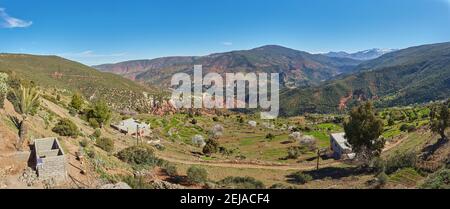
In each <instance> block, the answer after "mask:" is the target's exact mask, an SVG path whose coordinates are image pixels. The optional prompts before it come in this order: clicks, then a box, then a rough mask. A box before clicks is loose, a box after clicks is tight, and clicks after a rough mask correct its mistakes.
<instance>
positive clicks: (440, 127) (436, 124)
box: [430, 103, 450, 139]
mask: <svg viewBox="0 0 450 209" xmlns="http://www.w3.org/2000/svg"><path fill="white" fill-rule="evenodd" d="M449 125H450V112H449V111H448V105H447V104H446V103H444V104H441V105H439V106H438V107H434V108H433V109H432V110H431V112H430V126H431V130H432V131H433V132H435V133H438V134H439V135H440V136H441V139H447V136H446V135H445V130H446V129H447V128H448V127H449Z"/></svg>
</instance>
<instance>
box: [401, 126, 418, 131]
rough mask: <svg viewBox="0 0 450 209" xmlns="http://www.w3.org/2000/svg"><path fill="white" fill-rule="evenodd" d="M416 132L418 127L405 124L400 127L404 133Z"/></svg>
mask: <svg viewBox="0 0 450 209" xmlns="http://www.w3.org/2000/svg"><path fill="white" fill-rule="evenodd" d="M415 130H416V126H414V125H408V124H403V125H401V126H400V131H403V132H413V131H415Z"/></svg>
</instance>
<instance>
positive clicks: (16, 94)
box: [10, 84, 40, 150]
mask: <svg viewBox="0 0 450 209" xmlns="http://www.w3.org/2000/svg"><path fill="white" fill-rule="evenodd" d="M11 95H12V98H10V99H11V100H13V101H11V102H12V103H13V104H14V107H15V109H16V112H18V113H19V114H21V115H22V121H19V120H16V121H17V122H18V124H16V125H17V126H18V127H19V142H18V143H17V145H16V148H17V149H18V150H21V149H22V146H23V144H24V142H25V141H26V140H27V134H28V133H27V132H28V117H29V115H31V114H33V112H34V111H36V109H37V107H39V97H40V93H39V91H38V89H37V88H36V87H34V86H33V85H30V87H25V86H23V85H22V84H19V87H18V88H14V89H12V91H11Z"/></svg>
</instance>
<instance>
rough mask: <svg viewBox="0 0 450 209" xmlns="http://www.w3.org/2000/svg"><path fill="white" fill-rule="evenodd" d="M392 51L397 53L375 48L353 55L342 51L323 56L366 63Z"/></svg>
mask: <svg viewBox="0 0 450 209" xmlns="http://www.w3.org/2000/svg"><path fill="white" fill-rule="evenodd" d="M394 51H397V50H396V49H377V48H375V49H368V50H364V51H359V52H355V53H347V52H343V51H340V52H328V53H326V54H324V55H325V56H328V57H338V58H349V59H355V60H362V61H367V60H372V59H376V58H378V57H381V56H383V55H385V54H387V53H391V52H394Z"/></svg>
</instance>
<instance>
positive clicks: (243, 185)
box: [218, 176, 265, 189]
mask: <svg viewBox="0 0 450 209" xmlns="http://www.w3.org/2000/svg"><path fill="white" fill-rule="evenodd" d="M218 183H219V185H220V186H222V187H225V188H229V189H264V188H265V186H264V184H263V183H262V182H261V181H259V180H256V179H255V178H253V177H231V176H230V177H226V178H225V179H223V180H221V181H219V182H218Z"/></svg>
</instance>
